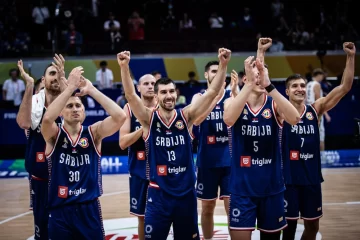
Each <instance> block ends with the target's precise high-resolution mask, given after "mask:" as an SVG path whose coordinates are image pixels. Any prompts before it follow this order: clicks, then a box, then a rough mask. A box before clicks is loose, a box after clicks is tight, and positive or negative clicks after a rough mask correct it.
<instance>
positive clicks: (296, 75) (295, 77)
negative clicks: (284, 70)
mask: <svg viewBox="0 0 360 240" xmlns="http://www.w3.org/2000/svg"><path fill="white" fill-rule="evenodd" d="M297 79H303V80H304V81H305V83H306V79H305V78H304V77H303V76H301V75H300V74H298V73H295V74H292V75H290V76H288V78H287V79H286V80H285V87H286V88H288V87H289V85H290V82H291V81H293V80H297Z"/></svg>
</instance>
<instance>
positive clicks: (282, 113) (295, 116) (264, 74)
mask: <svg viewBox="0 0 360 240" xmlns="http://www.w3.org/2000/svg"><path fill="white" fill-rule="evenodd" d="M256 67H257V68H258V70H259V77H260V85H261V86H262V87H264V88H265V89H266V91H267V92H268V95H269V96H271V97H272V98H273V99H274V102H275V109H276V112H277V116H276V117H277V119H278V120H279V122H281V123H282V122H283V120H285V121H286V122H288V123H289V124H291V125H295V124H297V123H298V122H299V120H300V115H299V112H298V111H297V110H296V108H295V107H294V106H293V105H292V104H291V103H290V102H289V100H287V99H286V98H285V97H284V96H283V95H282V94H281V93H279V91H278V90H277V89H276V88H275V87H274V85H273V84H271V82H270V78H269V72H268V70H267V68H265V67H264V62H262V61H261V60H260V59H259V58H257V59H256Z"/></svg>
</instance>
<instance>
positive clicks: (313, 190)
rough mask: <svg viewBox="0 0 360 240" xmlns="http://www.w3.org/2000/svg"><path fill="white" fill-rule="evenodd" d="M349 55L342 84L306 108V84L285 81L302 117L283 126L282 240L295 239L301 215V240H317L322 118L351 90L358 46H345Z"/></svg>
mask: <svg viewBox="0 0 360 240" xmlns="http://www.w3.org/2000/svg"><path fill="white" fill-rule="evenodd" d="M343 48H344V51H345V52H346V54H347V59H346V66H345V70H344V74H343V79H342V82H341V84H340V85H339V86H338V87H336V88H334V89H333V90H332V91H331V92H330V93H329V94H328V95H326V96H325V97H323V98H319V99H317V100H316V101H315V102H314V103H313V104H311V105H310V104H307V105H305V100H306V81H305V79H304V78H303V77H301V76H300V75H299V74H294V75H291V76H289V77H288V78H287V79H286V82H285V84H286V95H288V96H289V100H290V102H291V104H292V105H294V106H295V108H296V109H297V111H298V113H299V114H300V116H301V120H300V122H299V123H298V124H296V125H294V126H291V125H289V124H288V123H286V122H285V123H284V126H283V133H282V134H283V138H282V146H283V159H284V178H285V184H286V190H285V212H286V219H287V220H288V227H287V228H286V229H284V231H283V240H290V239H291V240H293V239H294V237H295V232H296V225H297V220H298V219H299V212H300V214H301V218H302V219H304V225H305V231H304V233H303V235H302V238H301V239H306V240H307V239H314V240H315V239H316V234H317V232H318V230H319V219H320V218H321V217H322V214H323V213H322V194H321V183H322V182H323V181H324V180H323V178H322V174H321V159H320V148H319V141H320V138H319V135H320V128H321V127H319V121H318V120H319V116H321V115H322V114H323V113H324V112H325V111H329V110H330V109H332V108H333V107H335V106H336V104H337V103H338V102H339V101H340V100H341V98H343V97H344V96H345V95H346V94H347V93H348V92H349V91H350V89H351V86H352V83H353V79H354V69H355V51H356V50H355V46H354V44H353V43H351V42H345V43H344V44H343Z"/></svg>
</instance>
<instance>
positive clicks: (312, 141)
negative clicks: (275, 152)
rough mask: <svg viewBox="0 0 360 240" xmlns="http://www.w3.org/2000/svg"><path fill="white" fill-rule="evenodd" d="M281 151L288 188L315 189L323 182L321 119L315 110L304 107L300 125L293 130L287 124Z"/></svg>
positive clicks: (292, 127)
mask: <svg viewBox="0 0 360 240" xmlns="http://www.w3.org/2000/svg"><path fill="white" fill-rule="evenodd" d="M282 149H283V160H284V178H285V183H286V184H294V185H313V184H319V183H321V182H323V181H324V179H323V177H322V174H321V158H320V135H319V125H318V116H317V112H316V110H315V109H314V108H313V106H311V105H306V106H304V112H303V113H302V115H301V120H300V122H299V123H298V124H296V125H294V126H292V125H290V124H288V123H284V127H283V133H282Z"/></svg>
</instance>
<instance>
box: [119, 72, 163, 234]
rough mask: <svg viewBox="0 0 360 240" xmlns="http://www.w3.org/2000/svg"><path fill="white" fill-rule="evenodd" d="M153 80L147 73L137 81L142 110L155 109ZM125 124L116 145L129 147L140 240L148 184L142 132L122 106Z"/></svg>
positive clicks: (132, 200)
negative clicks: (146, 108) (143, 108)
mask: <svg viewBox="0 0 360 240" xmlns="http://www.w3.org/2000/svg"><path fill="white" fill-rule="evenodd" d="M155 82H156V78H155V77H154V76H153V75H151V74H146V75H144V76H142V77H141V78H140V79H139V82H138V85H137V90H138V92H139V93H140V97H141V101H142V103H143V104H144V106H145V107H148V108H150V109H153V108H154V107H155V106H156V98H155V94H154V85H155ZM124 111H125V114H126V120H125V123H124V124H123V125H122V127H121V128H120V134H119V145H120V148H121V149H122V150H124V149H126V148H128V150H129V153H128V156H129V162H128V165H129V173H130V177H129V185H130V214H132V215H135V216H137V217H138V220H139V224H138V235H139V240H143V239H145V236H144V235H145V234H144V214H145V203H146V194H147V189H148V185H149V181H148V176H147V171H146V169H147V168H146V154H145V142H144V140H143V138H142V137H141V136H142V134H143V131H142V130H143V129H142V128H141V125H140V122H139V121H138V120H137V119H136V117H135V116H134V114H132V112H131V108H130V105H129V104H128V103H127V104H126V105H125V106H124Z"/></svg>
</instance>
